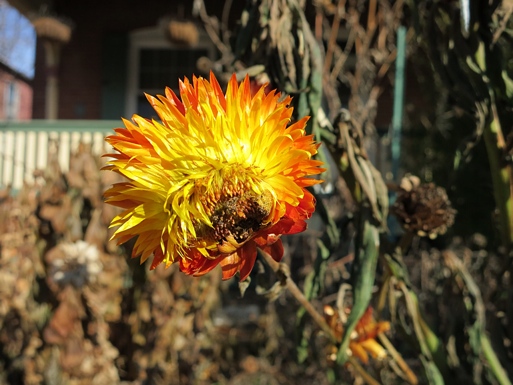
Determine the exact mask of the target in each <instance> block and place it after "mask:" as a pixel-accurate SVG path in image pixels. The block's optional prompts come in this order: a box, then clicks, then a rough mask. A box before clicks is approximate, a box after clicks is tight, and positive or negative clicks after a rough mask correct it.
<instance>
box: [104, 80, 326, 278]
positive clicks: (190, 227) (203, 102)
mask: <svg viewBox="0 0 513 385" xmlns="http://www.w3.org/2000/svg"><path fill="white" fill-rule="evenodd" d="M179 88H180V98H178V97H177V95H175V93H174V92H173V91H172V90H171V89H169V88H167V89H166V92H165V96H160V95H159V96H157V97H156V98H155V97H153V96H149V95H147V98H148V101H149V102H150V104H151V105H152V107H153V108H154V109H155V111H156V113H157V115H158V117H159V120H150V119H145V118H143V117H141V116H138V115H134V116H133V118H132V121H128V120H124V124H125V128H117V129H116V130H115V132H116V134H115V135H112V136H109V137H108V138H107V139H106V140H107V142H109V143H110V144H111V145H112V146H113V147H114V149H115V150H117V153H114V154H108V155H107V156H110V157H111V160H109V162H108V166H107V167H106V169H109V170H112V171H115V172H117V173H119V174H121V175H123V176H124V177H125V178H127V179H128V181H127V182H124V183H118V184H115V185H114V186H113V187H111V188H110V189H109V190H107V191H106V193H105V196H106V201H107V202H108V203H110V204H112V205H115V206H118V207H121V208H123V209H124V211H123V212H122V213H121V214H119V215H118V216H116V217H115V218H114V219H113V220H112V223H111V226H119V227H118V228H117V229H116V231H115V233H114V235H113V238H114V239H117V241H118V243H119V244H121V243H124V242H126V241H128V240H129V239H131V238H133V237H137V240H136V242H135V245H134V247H133V255H132V256H133V257H137V256H141V263H142V262H144V261H145V260H146V259H148V258H149V257H150V256H152V255H153V262H152V264H151V268H155V267H156V266H157V265H158V264H160V263H165V265H166V267H168V266H170V265H171V264H172V263H174V262H177V263H179V266H180V269H181V270H182V271H183V272H184V273H186V274H190V275H195V276H199V275H203V274H205V273H207V272H209V271H210V270H212V269H213V268H214V267H215V266H217V265H220V266H221V268H222V272H223V279H228V278H231V277H233V276H234V275H235V273H236V272H240V279H241V280H244V279H245V278H246V277H247V276H248V275H249V273H250V272H251V270H252V268H253V266H254V264H255V260H256V256H257V247H258V248H260V249H262V250H265V251H266V252H268V253H269V254H271V255H272V257H273V258H274V259H275V260H277V261H279V260H280V259H281V257H282V255H283V245H282V242H281V239H280V237H281V235H282V234H294V233H298V232H301V231H304V230H305V228H306V222H305V220H306V219H308V218H309V217H310V216H311V214H312V212H313V211H314V209H315V200H314V197H313V196H312V194H311V193H310V192H308V191H307V190H306V189H305V188H306V187H308V186H312V185H314V184H317V183H320V180H318V179H314V178H311V176H312V175H316V174H319V173H321V172H322V171H323V169H322V168H320V166H321V165H322V162H320V161H317V160H313V159H312V156H313V155H315V154H316V153H317V148H318V146H319V145H318V144H316V143H314V140H313V137H312V135H305V125H306V122H307V120H308V117H305V118H303V119H301V120H299V121H297V122H295V123H293V124H291V125H289V123H290V121H291V116H292V108H291V107H290V106H289V104H290V102H291V98H290V97H288V96H287V97H285V98H283V100H280V99H281V95H280V94H279V93H278V92H276V91H271V92H269V93H266V92H265V90H264V87H261V88H260V89H259V90H258V91H257V92H256V93H255V94H254V95H252V93H251V90H250V81H249V78H247V77H246V79H245V80H244V81H243V82H242V83H241V84H240V85H239V84H238V83H237V81H236V78H235V76H232V78H231V80H230V81H229V84H228V87H227V91H226V94H224V93H223V91H222V90H221V87H220V86H219V83H218V82H217V80H216V78H215V76H214V75H213V74H210V81H208V80H206V79H204V78H201V77H199V78H197V77H193V79H192V83H191V82H190V81H189V80H188V79H187V78H185V79H184V80H183V81H180V85H179Z"/></svg>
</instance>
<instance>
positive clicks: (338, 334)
mask: <svg viewBox="0 0 513 385" xmlns="http://www.w3.org/2000/svg"><path fill="white" fill-rule="evenodd" d="M372 313H373V310H372V308H371V307H368V308H367V310H366V311H365V313H364V315H363V316H362V318H360V320H359V321H358V323H357V324H356V327H355V330H354V331H353V334H352V335H351V342H349V350H350V351H351V354H352V355H353V356H355V357H358V358H359V359H360V360H361V361H362V362H363V363H364V364H366V363H368V362H369V354H370V355H371V356H372V357H373V358H377V359H383V358H384V357H386V355H387V352H386V350H385V349H384V348H383V346H381V345H380V344H379V343H378V341H376V337H377V336H378V335H379V334H381V333H384V332H387V331H388V330H390V323H389V322H387V321H379V322H376V321H375V320H374V318H373V316H372ZM324 318H325V319H326V322H327V323H328V325H329V326H330V327H331V329H332V330H333V332H334V334H335V338H337V340H339V341H340V340H342V337H343V335H344V326H343V324H342V320H341V319H340V316H339V314H338V312H336V311H335V309H333V308H332V307H331V306H329V305H325V306H324ZM332 349H333V351H332V352H331V354H330V356H329V358H330V359H331V360H333V361H334V360H336V356H337V355H336V352H337V348H336V347H335V346H332Z"/></svg>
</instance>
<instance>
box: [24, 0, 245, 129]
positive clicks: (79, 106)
mask: <svg viewBox="0 0 513 385" xmlns="http://www.w3.org/2000/svg"><path fill="white" fill-rule="evenodd" d="M220 3H222V2H221V1H210V2H207V5H208V7H209V8H212V9H208V11H209V12H210V11H212V12H215V13H220V12H221V11H222V7H220V6H217V7H216V4H217V5H218V4H220ZM235 3H238V2H235ZM243 5H244V2H240V4H238V5H236V6H235V7H234V8H237V7H238V8H241V7H242V6H243ZM53 12H54V13H55V14H56V15H58V16H59V17H61V18H64V19H68V20H69V21H71V22H72V24H73V25H74V27H73V32H72V38H71V41H70V42H69V43H68V44H66V45H65V46H63V47H62V51H61V62H60V67H59V69H58V74H59V82H60V83H59V110H58V118H59V119H105V118H114V116H113V113H112V112H110V113H105V111H104V110H105V108H107V107H108V108H113V107H112V106H117V107H116V108H118V109H121V111H120V114H119V115H122V114H123V111H122V104H123V103H124V102H123V101H120V100H115V101H112V102H111V101H109V100H105V95H108V97H111V95H112V97H114V98H117V97H119V94H120V93H122V92H123V90H122V87H121V84H120V83H119V77H120V76H121V77H122V76H125V75H123V72H126V59H127V56H128V52H126V48H125V49H124V50H123V49H119V50H116V51H119V54H116V57H114V58H112V57H110V58H108V63H107V65H110V66H111V67H112V65H113V64H112V63H114V62H115V63H116V65H117V66H119V73H118V74H117V75H116V76H114V75H112V76H105V67H106V63H105V59H106V48H107V49H108V47H109V46H110V47H112V42H113V41H116V39H118V40H119V41H120V42H123V39H124V37H125V38H126V37H127V36H128V34H129V33H130V32H131V31H134V30H137V29H140V28H147V27H154V26H156V25H157V24H158V21H159V19H161V18H162V17H164V16H174V17H177V18H179V19H186V18H189V19H190V18H192V16H191V12H192V2H190V1H188V0H179V1H168V2H163V1H160V0H131V1H126V0H111V1H101V0H90V1H87V2H75V1H72V2H70V1H65V0H56V1H54V7H53ZM38 40H39V39H38ZM120 44H126V41H125V43H120ZM110 52H112V49H110ZM120 55H121V56H122V57H119V56H120ZM123 66H125V67H123ZM45 71H46V70H45V52H44V47H43V44H42V42H41V41H38V43H37V51H36V63H35V77H34V110H33V111H34V114H33V116H34V118H36V119H42V118H44V114H45V77H46V76H45ZM111 74H112V71H111ZM164 86H165V85H163V87H164ZM102 106H103V107H102ZM114 115H115V113H114Z"/></svg>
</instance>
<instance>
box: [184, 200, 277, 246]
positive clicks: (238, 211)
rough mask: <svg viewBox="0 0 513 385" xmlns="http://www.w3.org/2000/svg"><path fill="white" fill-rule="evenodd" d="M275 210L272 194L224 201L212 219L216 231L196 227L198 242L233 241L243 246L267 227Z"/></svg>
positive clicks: (212, 215) (218, 206) (204, 226)
mask: <svg viewBox="0 0 513 385" xmlns="http://www.w3.org/2000/svg"><path fill="white" fill-rule="evenodd" d="M271 209H272V196H271V193H269V192H267V191H265V192H264V193H263V194H261V195H259V194H256V193H254V192H253V191H248V192H243V193H241V194H237V195H232V194H228V195H227V196H223V197H221V199H220V200H219V201H217V203H216V204H215V206H214V207H213V210H212V212H211V214H210V215H209V219H210V222H211V223H212V227H210V226H207V225H204V224H196V225H195V227H194V228H195V230H196V234H197V238H198V239H205V240H210V241H214V242H215V243H218V244H220V243H223V242H224V241H226V240H228V239H229V238H233V239H234V240H235V241H236V242H237V243H239V244H242V243H244V242H245V241H247V240H248V239H250V238H251V236H252V235H253V234H254V233H255V232H257V231H258V230H261V229H262V228H264V227H266V226H267V225H268V223H266V219H267V218H268V217H269V214H270V212H271Z"/></svg>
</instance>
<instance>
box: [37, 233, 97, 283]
mask: <svg viewBox="0 0 513 385" xmlns="http://www.w3.org/2000/svg"><path fill="white" fill-rule="evenodd" d="M48 254H49V256H47V260H48V261H47V262H48V264H49V274H48V276H49V278H50V279H51V280H52V281H53V282H55V283H56V284H58V285H59V286H66V285H68V284H71V285H73V286H75V287H77V288H80V287H82V286H84V285H86V284H88V283H91V282H95V281H96V279H97V276H98V274H99V273H100V272H101V270H102V267H103V266H102V263H101V262H100V252H99V251H98V248H97V247H96V246H94V245H91V244H89V243H87V242H84V241H77V242H74V243H70V242H66V243H61V244H59V245H58V246H57V247H56V248H55V249H54V250H53V252H52V251H49V253H48Z"/></svg>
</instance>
